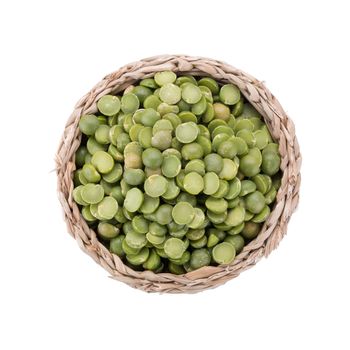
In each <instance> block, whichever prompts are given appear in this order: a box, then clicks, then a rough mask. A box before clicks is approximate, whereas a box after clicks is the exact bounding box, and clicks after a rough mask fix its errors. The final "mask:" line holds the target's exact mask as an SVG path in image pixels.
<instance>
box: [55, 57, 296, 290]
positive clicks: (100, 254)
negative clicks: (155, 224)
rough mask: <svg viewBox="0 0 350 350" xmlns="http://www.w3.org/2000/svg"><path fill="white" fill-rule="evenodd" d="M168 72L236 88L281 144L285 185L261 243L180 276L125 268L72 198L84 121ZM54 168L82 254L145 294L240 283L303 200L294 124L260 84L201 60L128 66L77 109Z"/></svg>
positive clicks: (177, 59)
mask: <svg viewBox="0 0 350 350" xmlns="http://www.w3.org/2000/svg"><path fill="white" fill-rule="evenodd" d="M164 70H172V71H174V72H176V73H183V74H193V75H199V76H211V77H212V78H214V79H215V80H217V81H220V82H222V83H233V84H235V85H237V86H238V87H239V89H240V90H241V92H242V93H243V95H244V96H245V97H246V98H247V100H249V101H250V102H251V104H252V105H253V106H254V107H255V108H256V109H257V110H258V111H259V112H260V113H261V114H262V115H263V117H264V119H265V122H266V124H267V125H268V127H269V130H270V132H271V134H272V136H273V138H274V139H275V140H276V142H278V143H279V151H280V154H281V170H282V172H283V177H282V184H281V187H280V189H279V191H278V194H277V200H276V204H275V207H274V209H273V211H272V212H271V215H270V216H269V218H268V219H267V221H266V222H265V224H264V226H263V227H262V230H261V232H260V234H259V235H258V237H257V238H256V239H254V240H253V241H251V242H250V243H249V244H248V245H246V246H245V247H244V249H243V251H242V252H241V253H240V254H239V255H238V256H237V257H236V259H235V260H234V261H233V263H232V264H230V265H222V266H217V267H214V266H208V267H203V268H201V269H198V270H195V271H193V272H190V273H186V274H185V275H179V276H177V275H173V274H170V273H159V274H155V273H153V272H151V271H144V272H138V271H134V270H132V269H131V268H129V267H127V266H126V265H124V264H123V262H122V261H121V260H120V259H119V257H118V256H116V255H114V254H112V253H110V252H109V251H108V249H106V247H104V246H103V245H102V244H101V243H100V242H99V241H98V239H97V237H96V233H95V232H94V231H93V230H91V229H90V228H89V227H88V225H87V224H86V222H85V221H84V219H83V218H82V216H81V214H80V211H79V208H78V206H77V205H76V204H75V202H74V200H73V198H72V192H73V172H74V170H75V164H74V154H75V152H76V150H77V148H78V147H79V144H80V139H81V134H80V131H79V128H78V122H79V119H80V117H81V115H83V114H87V113H95V112H96V111H97V108H96V102H97V101H98V99H99V98H100V97H102V96H103V95H106V94H111V93H112V94H114V93H117V92H119V91H122V90H124V89H125V88H126V87H127V86H129V85H130V84H133V83H135V82H137V81H138V80H140V79H143V78H147V77H151V76H153V75H154V74H155V73H156V72H158V71H164ZM56 165H57V176H58V196H59V200H60V202H61V204H62V207H63V211H64V219H65V221H66V223H67V227H68V231H69V232H70V234H71V235H72V236H73V237H74V238H75V239H76V240H77V242H78V244H79V246H80V248H81V249H82V250H83V251H84V252H86V253H87V254H89V255H90V256H91V257H92V258H93V259H94V260H95V261H96V262H97V263H98V264H100V265H101V266H102V267H104V268H105V269H106V270H107V271H108V272H109V273H110V275H111V277H112V278H114V279H116V280H119V281H122V282H125V283H127V284H129V285H130V286H132V287H134V288H137V289H141V290H144V291H147V292H166V293H194V292H198V291H202V290H205V289H209V288H213V287H216V286H219V285H221V284H223V283H225V282H227V281H228V280H230V279H232V278H235V277H237V276H238V275H239V274H240V273H241V272H242V271H244V270H246V269H248V268H250V267H252V266H253V265H255V264H256V263H257V262H258V261H259V260H260V259H261V258H262V257H263V256H268V255H269V254H270V253H271V251H272V250H273V249H275V248H276V247H277V246H278V244H279V242H280V241H281V239H282V238H283V236H284V235H285V233H286V230H287V224H288V221H289V218H290V216H291V214H292V213H293V211H294V210H295V208H296V206H297V204H298V199H299V187H300V166H301V156H300V153H299V145H298V142H297V139H296V136H295V130H294V124H293V122H292V121H291V120H290V119H289V118H288V116H287V115H286V113H285V112H284V110H283V108H282V107H281V105H280V104H279V102H278V101H277V99H276V98H275V97H274V96H273V95H272V94H271V92H270V91H269V90H268V89H267V88H266V87H265V86H264V85H263V83H262V82H260V81H258V80H257V79H255V78H253V77H252V76H250V75H248V74H246V73H244V72H242V71H240V70H238V69H236V68H234V67H232V66H230V65H228V64H225V63H223V62H220V61H217V60H213V59H208V58H202V57H190V56H183V55H179V56H173V55H171V56H170V55H166V56H157V57H151V58H147V59H143V60H141V61H139V62H134V63H130V64H128V65H126V66H124V67H122V68H121V69H119V70H117V71H116V72H114V73H112V74H109V75H107V76H106V77H105V78H104V79H103V80H102V81H101V82H99V83H98V84H97V85H96V86H95V87H94V88H93V89H92V90H91V91H90V92H89V93H87V94H86V95H85V96H84V97H83V98H82V99H81V100H80V101H79V102H78V103H77V104H76V106H75V108H74V111H73V113H72V115H71V116H70V118H69V119H68V121H67V124H66V127H65V130H64V133H63V136H62V139H61V142H60V145H59V149H58V152H57V155H56Z"/></svg>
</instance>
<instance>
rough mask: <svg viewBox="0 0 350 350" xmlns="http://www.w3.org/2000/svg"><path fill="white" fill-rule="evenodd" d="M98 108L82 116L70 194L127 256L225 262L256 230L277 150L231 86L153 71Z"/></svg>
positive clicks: (147, 260)
mask: <svg viewBox="0 0 350 350" xmlns="http://www.w3.org/2000/svg"><path fill="white" fill-rule="evenodd" d="M97 108H98V113H96V115H92V114H89V115H83V116H82V117H81V119H80V122H79V128H80V130H81V132H82V134H83V135H82V141H81V145H80V147H79V148H78V150H77V152H76V155H75V162H76V167H77V170H76V171H75V173H74V186H75V187H74V190H73V198H74V200H75V202H76V203H77V204H78V205H79V207H80V209H81V213H82V216H83V217H84V219H85V220H86V222H87V223H88V225H89V226H90V227H91V228H92V229H94V230H95V231H96V233H97V236H98V238H99V240H100V242H101V243H103V244H104V245H105V246H106V247H108V249H109V250H110V251H111V252H112V253H114V254H117V255H118V256H119V257H120V258H121V259H122V260H123V261H124V263H125V264H127V265H128V266H130V267H131V268H133V269H135V270H152V271H154V272H156V273H158V272H170V273H174V274H183V273H186V272H190V271H193V270H195V269H198V268H201V267H203V266H208V265H218V264H229V263H231V262H232V261H233V260H234V259H235V256H236V255H237V254H239V253H240V252H241V251H242V249H243V247H244V246H245V245H246V244H247V243H249V242H250V241H251V240H252V239H254V238H255V237H256V236H257V235H258V234H259V232H260V230H261V227H262V224H263V222H264V221H265V220H266V219H267V218H268V216H269V214H270V211H271V209H272V206H273V204H274V202H275V198H276V193H277V190H278V188H279V186H280V181H281V173H280V171H279V169H280V162H281V159H280V155H279V152H278V145H277V144H276V143H274V142H273V139H272V137H271V135H270V133H269V131H268V128H267V126H266V125H265V123H264V121H263V118H262V117H261V116H260V115H259V113H258V112H257V111H256V110H255V109H254V108H253V106H252V105H251V104H249V102H247V101H245V99H244V97H243V96H242V95H241V93H240V91H239V89H238V88H237V87H236V86H235V85H232V84H219V83H218V82H216V81H215V80H213V79H212V78H209V77H197V78H195V77H193V76H188V75H186V76H177V75H176V74H175V73H174V72H171V71H165V72H158V73H156V74H155V76H154V77H153V78H147V79H144V80H142V81H140V82H139V84H138V85H135V86H134V85H132V86H129V87H128V88H127V89H125V91H123V92H122V93H121V94H120V95H118V96H114V95H105V96H103V97H101V98H100V100H99V101H98V103H97Z"/></svg>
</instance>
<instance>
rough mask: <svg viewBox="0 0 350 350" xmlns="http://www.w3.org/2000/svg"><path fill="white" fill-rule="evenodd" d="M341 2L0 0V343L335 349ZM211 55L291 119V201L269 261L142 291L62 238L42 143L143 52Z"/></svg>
mask: <svg viewBox="0 0 350 350" xmlns="http://www.w3.org/2000/svg"><path fill="white" fill-rule="evenodd" d="M346 3H347V1H336V0H334V1H295V0H294V1H219V0H215V1H210V2H209V1H208V2H206V1H190V0H187V1H180V0H174V1H171V2H170V1H169V2H168V1H152V0H147V1H136V0H134V1H116V0H115V1H36V0H32V1H2V2H1V5H0V36H1V42H0V44H1V47H0V50H1V54H0V62H1V64H0V89H1V91H0V96H1V97H0V98H1V119H0V130H1V136H0V150H1V152H0V179H1V184H0V186H1V191H0V205H1V211H0V213H1V214H0V215H1V226H0V227H1V241H0V271H1V273H0V281H1V282H0V283H1V286H0V348H1V349H4V350H7V349H38V350H39V349H73V348H75V349H103V348H112V347H113V348H120V349H125V348H127V349H138V348H142V349H169V350H172V349H180V348H181V349H191V348H192V349H222V348H225V349H229V348H233V349H269V350H272V349H296V348H299V349H307V348H309V349H319V348H325V349H330V348H332V349H337V350H338V349H349V347H350V339H349V314H350V301H349V300H350V289H349V276H350V273H349V267H350V264H349V257H350V253H349V244H350V238H349V237H350V229H349V226H350V223H349V209H350V206H349V203H350V191H349V183H350V182H349V181H350V180H349V171H348V169H349V161H350V157H349V131H350V122H349V120H350V115H349V96H350V89H349V79H350V69H349V65H350V55H349V33H350V21H349V10H348V9H347V7H346ZM162 53H186V54H189V55H201V56H208V57H213V58H217V59H221V60H224V61H226V62H229V63H230V64H232V65H234V66H236V67H238V68H240V69H242V70H245V71H247V72H249V73H250V74H252V75H254V76H256V77H257V78H258V79H261V80H264V81H265V82H266V85H267V86H268V87H269V88H270V90H271V91H272V92H273V93H274V94H275V95H276V96H277V97H278V99H279V100H280V102H281V103H282V105H283V106H284V108H285V109H286V111H287V113H288V114H289V115H290V116H291V117H292V119H293V120H294V122H295V124H296V130H297V135H298V138H299V142H300V146H301V151H302V155H303V167H302V189H301V201H300V205H299V208H298V211H297V212H296V213H295V215H294V216H293V217H292V220H291V222H290V225H289V230H288V235H287V236H286V237H285V238H284V240H283V241H282V242H281V244H280V246H279V248H278V249H277V250H276V251H274V252H273V253H272V254H271V256H270V257H269V258H268V259H264V260H262V261H261V262H260V263H259V264H258V265H257V266H256V267H254V268H253V269H251V270H249V271H247V272H245V273H243V274H242V275H241V276H240V277H239V278H237V279H235V280H233V281H231V282H229V283H227V284H226V285H224V286H222V287H219V288H217V289H214V290H211V291H207V292H203V293H200V294H196V295H157V294H151V295H149V294H146V293H144V292H141V291H137V290H133V289H131V288H130V287H128V286H126V285H124V284H122V283H119V282H116V281H114V280H111V279H109V278H108V277H107V273H106V272H105V271H104V270H103V269H102V268H101V267H99V266H98V265H96V264H95V263H94V262H93V261H92V260H91V258H90V257H88V256H87V255H85V254H84V253H83V252H81V251H80V250H79V248H78V246H77V244H76V242H75V241H74V240H73V239H72V238H71V237H70V236H69V235H68V233H67V230H66V227H65V224H64V223H63V219H62V215H61V208H60V205H59V202H58V200H57V198H56V176H55V173H54V172H50V171H51V170H53V169H54V166H55V165H54V154H55V151H56V148H57V146H58V143H59V139H60V136H61V134H62V131H63V128H64V125H65V123H66V120H67V118H68V116H69V114H70V113H71V111H72V109H73V106H74V104H75V103H76V101H77V100H78V99H79V98H80V97H81V96H83V95H84V94H85V93H86V92H87V91H88V90H90V88H91V87H92V86H93V85H94V84H96V83H97V82H98V81H99V80H100V79H101V78H102V77H103V76H105V75H106V74H107V73H109V72H112V71H114V70H116V69H118V68H119V67H120V66H122V65H124V64H126V63H128V62H132V61H135V60H138V59H141V58H143V57H148V56H153V55H156V54H162Z"/></svg>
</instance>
